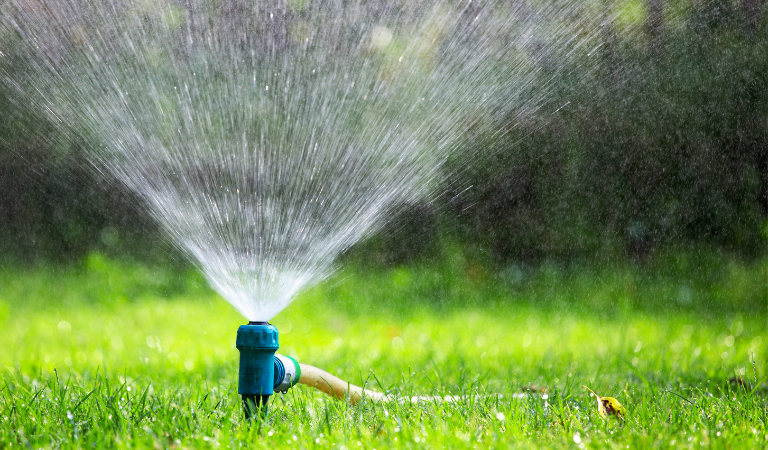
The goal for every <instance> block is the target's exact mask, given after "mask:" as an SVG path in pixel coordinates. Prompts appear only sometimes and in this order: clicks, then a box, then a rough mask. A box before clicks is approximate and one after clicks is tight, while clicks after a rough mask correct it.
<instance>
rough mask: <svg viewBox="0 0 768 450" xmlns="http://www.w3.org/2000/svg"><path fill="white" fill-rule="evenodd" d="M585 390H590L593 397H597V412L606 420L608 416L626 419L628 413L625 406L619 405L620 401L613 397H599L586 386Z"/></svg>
mask: <svg viewBox="0 0 768 450" xmlns="http://www.w3.org/2000/svg"><path fill="white" fill-rule="evenodd" d="M584 389H586V390H588V391H589V392H591V393H592V395H594V396H595V398H596V399H597V412H598V413H599V414H600V416H602V417H603V418H604V419H607V418H608V416H614V417H619V418H622V419H623V418H624V415H625V414H626V412H627V411H626V410H625V409H624V407H623V406H621V403H619V401H618V400H616V399H615V398H613V397H600V396H599V395H597V394H595V391H593V390H592V389H590V388H588V387H586V386H584Z"/></svg>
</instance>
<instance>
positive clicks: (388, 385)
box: [0, 254, 768, 449]
mask: <svg viewBox="0 0 768 450" xmlns="http://www.w3.org/2000/svg"><path fill="white" fill-rule="evenodd" d="M698 260H699V259H698V257H696V258H694V257H693V256H691V257H690V258H689V259H686V258H685V257H683V258H682V259H680V258H677V257H674V258H673V257H670V258H667V259H664V258H662V259H660V262H658V264H657V265H655V266H653V265H650V269H648V270H640V269H639V268H637V267H633V266H628V265H625V266H622V265H619V266H615V267H611V268H609V269H588V268H562V267H560V268H558V267H556V266H543V267H539V268H535V269H532V268H526V267H510V268H508V270H505V271H501V272H499V273H498V274H491V273H490V272H489V271H484V270H483V265H482V264H476V263H473V262H471V261H467V260H465V259H462V258H449V259H447V260H446V262H444V263H442V264H433V265H431V266H429V267H420V266H410V267H399V268H393V269H386V270H385V269H378V270H369V271H367V272H365V271H360V270H353V269H350V268H347V269H345V270H342V271H341V272H340V274H339V275H338V276H337V277H336V278H334V279H332V280H329V282H327V283H326V284H324V285H323V286H320V287H316V288H313V289H311V290H309V291H307V292H305V293H304V294H303V295H302V296H301V297H300V298H299V299H298V300H297V301H296V302H294V304H292V305H291V306H290V307H289V308H288V309H287V310H286V311H284V312H283V313H281V314H280V315H278V317H276V318H275V319H274V320H273V323H274V324H275V325H276V326H277V327H278V330H280V342H281V350H280V351H281V352H283V353H285V354H288V355H291V356H294V357H297V358H298V359H299V360H300V361H302V362H306V363H309V364H312V365H315V366H318V367H321V368H324V369H326V370H328V371H329V372H332V373H334V374H337V375H338V376H340V377H342V378H344V379H347V380H349V381H351V382H353V383H367V384H368V386H369V387H371V388H374V389H378V390H387V391H390V392H392V393H393V394H394V395H396V396H402V397H405V396H409V395H414V394H418V395H422V394H427V395H437V394H439V395H443V394H461V395H464V397H463V400H462V401H460V402H458V403H443V404H440V403H428V404H411V403H408V402H404V401H400V402H397V401H393V402H389V403H384V404H371V403H366V404H363V405H359V406H350V405H348V404H346V403H345V402H340V401H335V400H332V399H329V398H327V397H324V396H323V395H322V394H319V393H317V392H314V391H310V390H309V389H307V388H305V387H303V386H299V387H296V388H294V389H292V390H291V391H290V392H289V393H288V394H286V395H278V396H275V397H274V398H273V399H272V400H271V402H270V417H269V419H268V420H267V421H266V422H265V423H262V424H258V426H248V425H247V424H245V423H244V422H243V419H242V413H241V406H240V402H239V399H238V396H237V358H238V354H237V350H236V349H235V348H234V340H235V331H236V329H237V327H238V326H239V325H240V324H242V323H244V320H243V319H242V318H241V317H240V316H239V315H238V314H237V313H236V312H235V311H234V310H233V309H232V308H231V307H230V306H229V305H227V304H226V303H225V302H224V301H223V300H221V299H220V298H218V297H217V296H216V295H215V294H213V293H212V292H211V291H210V290H209V289H208V288H207V287H206V286H205V283H204V282H203V280H202V278H201V277H200V276H199V275H198V274H196V273H194V272H190V273H178V272H173V271H168V270H164V269H162V268H151V267H146V266H142V265H138V264H130V263H125V262H119V261H113V260H109V259H106V258H104V257H103V256H100V255H98V254H94V255H91V256H90V257H89V258H88V260H87V261H85V262H84V263H83V264H82V265H80V266H70V267H63V268H54V267H50V266H39V267H34V268H19V267H16V266H9V265H7V266H4V267H3V268H2V269H1V270H0V330H2V333H0V348H1V349H2V350H1V351H0V369H2V379H1V380H0V449H4V448H16V447H28V448H70V447H74V448H105V447H119V448H124V447H138V448H144V447H151V448H209V447H254V448H273V447H294V448H331V447H332V448H336V449H343V448H346V449H356V448H378V449H384V448H420V447H429V448H441V447H443V448H504V447H520V448H627V447H629V448H650V447H656V448H665V447H670V448H699V447H702V446H705V447H713V448H760V447H763V448H764V447H766V446H768V428H767V427H766V422H767V421H768V408H767V403H766V400H767V398H768V392H766V390H765V387H764V386H765V385H764V383H763V381H764V374H765V373H766V360H768V352H767V351H766V346H767V345H768V336H766V331H765V330H766V321H767V320H768V314H766V307H767V306H768V305H767V303H768V294H767V293H766V289H768V287H766V285H767V284H768V283H766V279H768V263H766V262H762V263H755V264H750V265H745V264H741V263H738V262H735V261H731V260H726V259H718V258H714V259H712V260H711V261H710V262H709V263H706V264H702V263H693V262H692V261H698ZM686 261H687V262H686ZM351 266H354V264H351ZM582 385H587V386H589V387H590V388H591V389H593V390H594V391H596V392H597V393H598V394H600V395H605V396H612V397H615V398H617V399H618V400H619V401H620V402H621V403H622V404H623V405H624V406H625V407H626V409H627V415H626V419H625V420H624V421H619V420H604V419H602V418H601V417H600V416H599V415H598V412H597V408H596V403H595V400H594V398H590V396H589V394H588V392H587V391H586V390H585V389H584V388H583V387H582ZM531 390H532V391H534V392H533V393H531V392H530V391H531ZM526 391H527V392H529V394H530V395H528V396H527V397H525V398H516V397H515V395H514V394H517V393H521V392H526Z"/></svg>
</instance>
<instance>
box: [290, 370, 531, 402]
mask: <svg viewBox="0 0 768 450" xmlns="http://www.w3.org/2000/svg"><path fill="white" fill-rule="evenodd" d="M299 366H300V367H301V376H299V383H300V384H303V385H305V386H309V387H312V388H315V389H318V390H320V391H322V392H324V393H326V394H328V395H330V396H331V397H333V398H337V399H339V400H345V399H346V400H348V401H349V402H350V403H351V404H353V405H356V404H357V403H358V402H360V400H363V399H367V400H372V401H374V402H380V401H384V400H395V397H393V396H388V395H387V394H382V393H381V392H377V391H371V390H369V389H363V388H361V387H360V386H355V385H354V384H351V383H348V382H346V381H344V380H342V379H341V378H339V377H336V376H333V375H331V374H330V373H328V372H326V371H324V370H322V369H318V368H317V367H315V366H310V365H308V364H302V363H299ZM513 397H521V398H522V397H525V394H519V395H518V394H516V395H514V396H513ZM464 398H466V397H464V396H461V395H446V396H439V395H423V396H422V395H419V396H414V397H406V399H410V401H411V402H413V403H418V402H427V403H435V402H438V403H441V402H448V403H451V402H458V401H461V400H462V399H464ZM406 401H407V400H406Z"/></svg>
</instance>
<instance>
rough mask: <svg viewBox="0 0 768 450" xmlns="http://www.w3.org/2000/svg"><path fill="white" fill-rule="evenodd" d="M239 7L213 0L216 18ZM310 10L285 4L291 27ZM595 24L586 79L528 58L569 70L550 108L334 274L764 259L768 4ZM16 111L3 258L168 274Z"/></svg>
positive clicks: (560, 74) (657, 6) (6, 142)
mask: <svg viewBox="0 0 768 450" xmlns="http://www.w3.org/2000/svg"><path fill="white" fill-rule="evenodd" d="M238 3H239V2H238V1H237V0H223V1H222V2H221V6H220V8H221V14H222V15H223V17H225V16H226V12H227V11H228V10H229V9H237V8H238ZM294 3H295V5H294ZM304 4H305V2H289V4H288V7H287V9H286V13H285V14H286V21H289V20H290V16H291V14H296V15H298V14H300V13H301V8H302V5H304ZM297 5H298V6H297ZM292 8H293V10H292ZM593 9H594V11H593V13H594V14H598V15H600V16H601V17H603V18H604V20H602V24H603V25H602V29H600V30H599V41H600V42H599V45H598V46H597V47H596V48H595V50H594V52H597V54H596V55H595V54H593V55H591V57H592V59H590V61H589V64H588V65H587V64H586V63H585V62H584V61H579V60H573V61H569V62H567V63H566V62H559V61H547V60H546V52H536V53H535V54H533V52H532V54H531V55H530V57H531V58H532V59H535V61H534V62H535V63H536V64H539V65H540V66H541V67H542V71H543V72H544V75H545V77H544V78H547V76H546V75H547V70H550V69H548V67H549V66H550V65H552V64H573V65H574V67H558V70H552V71H551V73H552V75H551V76H550V77H548V80H549V81H548V84H547V86H546V89H547V93H546V95H544V97H543V98H544V103H543V104H542V105H541V106H540V107H539V108H538V109H537V111H536V113H535V114H531V115H530V116H528V117H526V118H525V120H522V121H521V120H520V118H519V117H518V116H516V115H510V116H509V117H495V116H490V115H489V116H488V117H481V118H478V120H477V124H476V126H474V128H473V129H472V130H471V131H470V132H469V133H467V134H466V135H465V136H464V141H463V142H462V149H463V152H459V153H460V154H457V157H456V158H455V159H454V160H451V161H448V163H447V164H446V167H445V170H446V178H445V181H444V185H443V186H441V187H440V189H438V193H439V195H438V196H437V198H436V199H433V200H431V201H428V202H427V201H425V202H423V203H420V204H415V205H410V206H408V207H407V208H405V209H404V210H403V211H402V212H401V213H400V214H399V215H398V216H396V217H393V218H392V219H391V221H390V222H389V223H388V225H387V226H386V227H385V228H384V229H383V230H381V232H379V233H377V234H376V235H374V236H372V237H371V238H370V239H368V240H367V241H365V242H362V243H360V244H359V245H358V246H357V247H355V248H353V249H351V250H350V251H349V252H348V253H347V254H346V255H345V256H344V258H346V259H347V260H354V261H356V262H357V263H359V264H362V265H363V266H365V267H381V266H391V265H398V264H403V263H412V262H414V261H417V262H419V261H420V262H430V261H431V262H432V263H437V262H438V261H440V260H444V259H446V258H448V259H450V258H452V257H453V256H452V255H456V254H458V253H457V251H456V248H457V247H458V248H460V252H459V253H462V254H466V255H470V256H469V259H468V260H466V261H465V267H464V269H462V270H464V271H466V273H467V274H468V276H469V277H470V278H472V277H482V276H484V275H483V273H484V271H485V270H498V271H499V272H500V273H501V272H504V271H507V272H508V271H510V270H512V272H515V270H518V269H519V270H524V269H521V267H522V268H524V267H528V266H539V267H541V266H542V265H546V264H549V263H552V262H555V263H560V264H571V265H573V264H584V263H590V262H617V261H622V262H637V261H640V262H646V261H654V260H655V261H661V260H665V258H666V259H668V258H670V256H669V255H670V254H671V253H670V252H672V253H674V252H678V251H680V252H688V253H690V254H691V255H694V256H692V258H693V259H696V256H695V255H696V254H698V253H699V252H700V251H701V249H707V252H706V253H707V254H708V255H730V257H737V258H740V259H743V260H746V261H750V260H751V261H754V260H756V259H762V258H764V257H765V255H766V250H768V20H766V17H765V16H766V4H765V2H763V1H761V0H733V1H732V0H703V1H692V0H606V1H604V2H601V3H599V4H598V6H595V8H593ZM294 10H295V11H294ZM287 30H288V28H286V33H288V31H287ZM594 52H593V53H594ZM595 62H596V63H597V64H596V65H595ZM0 65H3V67H1V68H2V70H5V71H6V72H7V73H8V74H10V76H11V78H12V77H13V72H14V71H23V70H24V65H23V64H22V63H20V62H19V61H13V60H11V59H9V58H0ZM586 67H589V69H588V70H587V69H586ZM19 101H20V100H19V98H18V96H16V95H15V93H12V92H8V91H0V258H1V259H5V260H7V261H14V262H26V263H33V262H35V261H40V260H43V261H51V260H52V261H57V262H65V261H69V262H73V261H75V262H76V261H85V260H86V258H87V257H88V255H93V254H94V252H97V253H106V254H109V255H111V256H115V257H120V258H139V259H155V258H161V259H163V260H177V259H176V258H174V257H173V250H172V248H171V246H169V245H165V244H163V239H162V237H161V236H160V234H159V229H158V227H157V226H156V224H154V223H153V221H152V220H151V218H149V216H148V214H147V213H146V212H145V211H144V210H143V209H142V207H141V204H140V203H141V202H140V201H139V200H138V199H137V198H135V196H133V195H132V194H131V193H130V192H127V191H126V190H125V188H123V187H121V186H120V185H118V184H117V183H115V184H107V183H103V182H102V181H101V180H100V179H99V178H98V177H97V176H95V175H94V174H93V173H92V170H91V169H90V168H89V164H88V162H87V161H86V160H85V158H84V156H83V152H82V148H83V145H84V142H79V141H77V140H73V139H72V138H68V137H65V136H62V135H61V134H60V132H59V131H58V130H57V129H56V128H55V127H53V126H52V125H50V124H49V123H48V122H47V120H46V119H45V118H44V117H42V116H34V115H32V114H30V113H29V112H24V111H26V109H25V108H20V107H19V104H18V102H19ZM512 110H515V109H514V108H512ZM28 130H35V133H29V132H28ZM83 139H87V137H84V138H83ZM467 155H471V157H467ZM158 245H163V246H164V248H165V249H166V250H165V251H161V252H158V251H157V247H158ZM169 256H170V258H169ZM91 257H92V256H91ZM510 268H512V269H510ZM516 268H518V269H516ZM504 273H506V272H504ZM515 273H517V272H515ZM513 275H514V273H513V274H512V275H511V277H512V279H514V276H513Z"/></svg>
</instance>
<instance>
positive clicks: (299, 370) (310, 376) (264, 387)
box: [235, 322, 524, 420]
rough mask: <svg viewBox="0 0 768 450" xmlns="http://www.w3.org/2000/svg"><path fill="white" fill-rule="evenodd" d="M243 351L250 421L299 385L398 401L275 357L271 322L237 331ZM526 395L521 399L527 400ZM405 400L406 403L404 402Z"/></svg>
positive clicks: (243, 391)
mask: <svg viewBox="0 0 768 450" xmlns="http://www.w3.org/2000/svg"><path fill="white" fill-rule="evenodd" d="M235 346H236V347H237V349H238V350H239V351H240V377H239V384H238V389H237V392H238V393H239V394H240V395H241V396H242V398H243V411H244V412H245V418H246V420H252V419H253V418H255V417H260V418H262V419H264V418H266V416H267V402H268V401H269V397H270V396H271V395H272V394H273V393H275V392H278V393H285V392H287V391H288V389H290V388H291V387H293V386H295V385H296V384H297V383H301V384H303V385H306V386H309V387H311V388H315V389H317V390H319V391H321V392H323V393H325V394H328V395H329V396H331V397H334V398H337V399H339V400H346V401H348V402H350V403H351V404H356V403H358V402H360V401H363V400H364V399H368V400H371V401H374V402H380V401H386V400H394V399H395V398H394V397H392V396H390V395H388V394H385V393H381V392H376V391H372V390H369V389H365V388H363V387H360V386H355V385H353V384H351V383H349V382H346V381H344V380H342V379H340V378H338V377H336V376H334V375H331V374H330V373H328V372H326V371H324V370H322V369H318V368H317V367H314V366H310V365H307V364H301V363H299V362H298V361H296V360H295V359H293V358H291V357H290V356H285V355H278V354H275V351H277V349H278V347H279V344H278V333H277V328H275V327H274V326H273V325H271V324H269V323H267V322H249V323H248V325H241V326H240V328H238V330H237V342H236V344H235ZM523 396H524V395H521V397H523ZM461 399H462V396H451V395H449V396H413V397H407V398H405V399H404V400H406V401H410V402H456V401H459V400H461ZM401 400H403V399H401Z"/></svg>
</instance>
